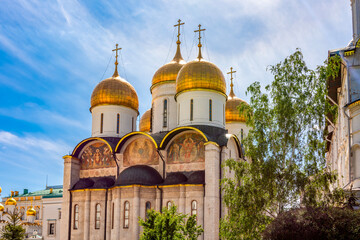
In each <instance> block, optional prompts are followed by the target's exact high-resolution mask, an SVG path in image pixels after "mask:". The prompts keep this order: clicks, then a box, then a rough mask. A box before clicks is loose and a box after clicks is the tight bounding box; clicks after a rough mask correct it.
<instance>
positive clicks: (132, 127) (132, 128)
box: [131, 117, 134, 131]
mask: <svg viewBox="0 0 360 240" xmlns="http://www.w3.org/2000/svg"><path fill="white" fill-rule="evenodd" d="M131 130H132V131H134V117H132V118H131Z"/></svg>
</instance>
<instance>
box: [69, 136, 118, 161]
mask: <svg viewBox="0 0 360 240" xmlns="http://www.w3.org/2000/svg"><path fill="white" fill-rule="evenodd" d="M92 141H102V142H104V143H105V144H106V145H107V146H108V148H109V150H110V152H111V153H113V152H114V148H115V146H114V144H113V143H111V142H108V141H107V140H105V139H103V138H99V137H91V138H87V139H84V140H82V141H81V142H80V143H78V144H77V145H76V147H75V148H74V150H73V152H72V154H71V155H72V156H73V157H76V158H79V159H80V153H81V152H82V150H83V148H84V147H85V146H86V145H87V144H88V143H90V142H92Z"/></svg>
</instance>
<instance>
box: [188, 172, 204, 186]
mask: <svg viewBox="0 0 360 240" xmlns="http://www.w3.org/2000/svg"><path fill="white" fill-rule="evenodd" d="M187 183H188V184H204V183H205V171H195V172H193V173H192V174H191V175H190V176H189V179H188V181H187Z"/></svg>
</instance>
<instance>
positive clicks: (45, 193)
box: [5, 185, 63, 199]
mask: <svg viewBox="0 0 360 240" xmlns="http://www.w3.org/2000/svg"><path fill="white" fill-rule="evenodd" d="M51 189H52V193H50V192H51ZM37 196H40V197H42V198H58V197H62V196H63V186H62V185H55V186H47V187H46V188H45V189H43V190H38V191H33V192H28V191H27V189H24V192H23V194H18V195H16V196H14V198H15V199H18V198H22V197H37ZM9 197H10V196H8V197H5V198H9Z"/></svg>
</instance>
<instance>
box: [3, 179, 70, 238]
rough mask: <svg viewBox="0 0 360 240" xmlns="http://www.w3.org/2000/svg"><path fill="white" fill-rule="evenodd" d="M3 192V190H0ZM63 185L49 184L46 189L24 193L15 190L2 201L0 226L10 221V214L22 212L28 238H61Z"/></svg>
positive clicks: (25, 190) (25, 191) (22, 222)
mask: <svg viewBox="0 0 360 240" xmlns="http://www.w3.org/2000/svg"><path fill="white" fill-rule="evenodd" d="M0 193H1V192H0ZM62 194H63V189H62V186H61V185H60V186H48V187H46V188H45V189H44V190H40V191H34V192H29V191H28V189H24V190H23V192H22V193H19V191H14V192H12V193H11V196H8V197H4V198H2V201H3V203H0V228H1V227H2V226H4V225H5V224H6V222H7V221H8V214H7V213H11V212H13V211H17V212H19V213H20V214H21V222H20V224H21V225H22V226H23V227H24V228H25V230H26V237H27V238H26V239H34V238H35V239H43V240H57V239H60V219H61V205H62Z"/></svg>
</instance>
